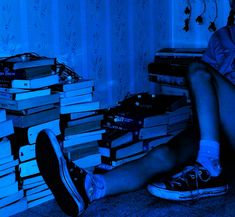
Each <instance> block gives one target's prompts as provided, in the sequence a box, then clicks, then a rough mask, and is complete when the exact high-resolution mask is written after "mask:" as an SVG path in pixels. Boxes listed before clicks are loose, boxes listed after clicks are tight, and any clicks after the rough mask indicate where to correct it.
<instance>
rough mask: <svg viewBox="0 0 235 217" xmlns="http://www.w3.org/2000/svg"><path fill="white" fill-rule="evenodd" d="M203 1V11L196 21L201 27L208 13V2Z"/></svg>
mask: <svg viewBox="0 0 235 217" xmlns="http://www.w3.org/2000/svg"><path fill="white" fill-rule="evenodd" d="M202 1H203V11H202V13H201V14H200V15H199V16H197V18H196V20H195V21H196V22H197V23H198V24H199V25H202V24H203V23H204V20H203V16H204V14H205V13H206V0H202Z"/></svg>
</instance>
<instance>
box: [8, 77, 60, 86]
mask: <svg viewBox="0 0 235 217" xmlns="http://www.w3.org/2000/svg"><path fill="white" fill-rule="evenodd" d="M58 83H59V76H58V75H49V76H44V77H41V78H35V79H31V80H12V82H11V86H12V88H22V89H38V88H42V87H48V86H51V85H54V84H58Z"/></svg>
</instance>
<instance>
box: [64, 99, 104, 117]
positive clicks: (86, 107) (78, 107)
mask: <svg viewBox="0 0 235 217" xmlns="http://www.w3.org/2000/svg"><path fill="white" fill-rule="evenodd" d="M99 108H100V104H99V102H96V101H94V102H86V103H78V104H73V105H67V106H61V107H60V113H61V114H68V113H73V112H86V111H94V110H97V109H99Z"/></svg>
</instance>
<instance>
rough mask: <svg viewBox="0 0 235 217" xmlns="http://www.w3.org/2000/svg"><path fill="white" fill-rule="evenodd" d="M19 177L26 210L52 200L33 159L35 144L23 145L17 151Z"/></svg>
mask: <svg viewBox="0 0 235 217" xmlns="http://www.w3.org/2000/svg"><path fill="white" fill-rule="evenodd" d="M19 160H20V164H19V177H20V184H21V187H22V189H23V190H24V192H25V197H26V200H27V203H28V208H31V207H34V206H36V205H39V204H42V203H44V202H46V201H49V200H51V199H53V198H54V197H53V195H52V193H51V191H50V190H49V188H48V186H47V185H46V183H45V181H44V180H43V178H42V176H41V175H40V172H39V168H38V165H37V162H36V159H35V144H30V145H25V146H22V147H20V150H19Z"/></svg>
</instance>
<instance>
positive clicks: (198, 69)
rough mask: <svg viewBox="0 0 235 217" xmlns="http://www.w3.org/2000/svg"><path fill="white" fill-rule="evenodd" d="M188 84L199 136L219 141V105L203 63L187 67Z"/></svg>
mask: <svg viewBox="0 0 235 217" xmlns="http://www.w3.org/2000/svg"><path fill="white" fill-rule="evenodd" d="M188 78H189V85H190V87H191V90H192V97H193V100H194V104H195V109H196V113H197V118H198V122H199V129H200V138H201V139H202V140H203V139H204V140H214V141H219V109H218V108H219V106H218V100H217V94H216V90H215V87H214V85H213V77H212V75H211V74H210V73H209V72H208V70H207V67H206V66H205V65H204V64H200V63H195V64H192V65H191V66H190V68H189V76H188Z"/></svg>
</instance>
